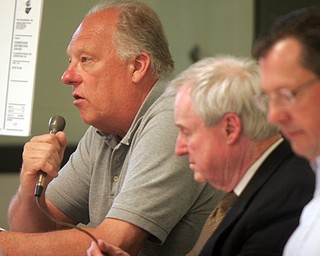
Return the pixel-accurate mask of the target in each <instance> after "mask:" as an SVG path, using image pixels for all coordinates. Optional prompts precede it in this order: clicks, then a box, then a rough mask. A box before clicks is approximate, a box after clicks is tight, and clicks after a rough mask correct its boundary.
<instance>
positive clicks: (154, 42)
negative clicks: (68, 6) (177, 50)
mask: <svg viewBox="0 0 320 256" xmlns="http://www.w3.org/2000/svg"><path fill="white" fill-rule="evenodd" d="M107 9H116V10H118V11H119V23H118V24H117V29H116V32H115V34H114V37H113V41H114V45H115V47H116V49H117V52H118V55H119V57H120V58H122V59H124V60H126V59H128V58H130V57H132V56H133V55H136V54H138V53H140V52H147V53H148V54H149V55H150V59H151V69H152V70H153V72H154V74H155V75H156V76H157V77H158V78H166V77H168V76H169V75H170V74H171V73H172V71H173V69H174V62H173V60H172V57H171V54H170V51H169V44H168V41H167V38H166V36H165V33H164V30H163V27H162V24H161V21H160V19H159V17H158V15H157V14H156V13H155V11H154V10H153V9H152V8H150V7H149V6H148V5H146V4H144V3H141V2H137V1H131V0H111V1H107V2H102V3H100V4H97V5H96V6H94V7H93V8H92V9H91V10H90V11H89V12H88V13H87V15H86V16H89V15H92V14H94V13H97V12H101V11H105V10H107Z"/></svg>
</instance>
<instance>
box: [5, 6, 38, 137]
mask: <svg viewBox="0 0 320 256" xmlns="http://www.w3.org/2000/svg"><path fill="white" fill-rule="evenodd" d="M42 5H43V0H2V1H1V8H0V17H1V22H0V31H1V38H0V135H11V136H28V135H29V134H30V130H31V120H32V107H33V95H34V84H35V70H36V60H37V48H38V41H39V33H40V25H41V14H42Z"/></svg>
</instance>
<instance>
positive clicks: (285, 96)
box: [252, 77, 319, 112]
mask: <svg viewBox="0 0 320 256" xmlns="http://www.w3.org/2000/svg"><path fill="white" fill-rule="evenodd" d="M318 81H319V78H318V77H315V78H312V79H310V80H308V81H307V82H304V83H303V84H300V85H298V86H296V87H295V88H293V89H291V90H290V89H288V88H280V89H279V90H277V92H276V94H277V95H276V96H275V97H277V98H278V99H280V101H281V100H282V103H283V101H284V100H285V101H287V103H288V104H287V106H293V105H294V104H295V103H296V96H297V94H299V93H300V92H302V91H304V90H305V89H307V88H308V87H310V86H311V85H314V84H315V83H316V82H318ZM270 99H271V97H270V96H269V95H267V94H265V93H260V94H257V95H254V96H253V98H252V100H253V102H254V104H255V105H256V107H257V108H259V109H260V110H262V111H263V112H267V111H268V108H269V102H270ZM280 101H279V102H280ZM283 105H284V104H283Z"/></svg>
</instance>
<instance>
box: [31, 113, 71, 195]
mask: <svg viewBox="0 0 320 256" xmlns="http://www.w3.org/2000/svg"><path fill="white" fill-rule="evenodd" d="M48 126H49V133H50V134H55V133H57V132H59V131H63V129H64V127H65V126H66V121H65V120H64V118H63V117H62V116H57V115H55V116H52V117H51V118H50V119H49V124H48ZM46 176H47V174H46V173H45V172H43V171H40V175H39V178H38V182H37V184H36V187H35V189H34V196H36V197H40V196H41V194H42V191H43V187H44V183H45V180H46Z"/></svg>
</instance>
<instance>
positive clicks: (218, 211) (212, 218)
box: [187, 192, 237, 256]
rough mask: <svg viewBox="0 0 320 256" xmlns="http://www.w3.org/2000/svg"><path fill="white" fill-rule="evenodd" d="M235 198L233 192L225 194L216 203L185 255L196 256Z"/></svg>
mask: <svg viewBox="0 0 320 256" xmlns="http://www.w3.org/2000/svg"><path fill="white" fill-rule="evenodd" d="M236 199H237V195H236V194H235V193H234V192H229V193H227V194H225V196H224V198H223V199H222V200H221V201H220V202H219V203H218V204H217V206H216V207H215V208H214V209H213V211H212V212H211V213H210V215H209V216H208V218H207V220H206V222H205V223H204V225H203V228H202V231H201V233H200V236H199V238H198V241H197V242H196V244H195V245H194V247H193V248H192V250H191V251H190V252H189V253H188V254H187V256H198V255H199V254H200V252H201V250H202V248H203V246H204V245H205V244H206V243H207V241H208V240H209V238H210V237H211V235H212V234H213V232H214V231H215V230H216V228H217V227H218V225H219V223H220V222H221V221H222V219H223V218H224V216H225V215H226V214H227V212H228V210H229V209H230V208H231V206H232V204H233V203H234V201H235V200H236Z"/></svg>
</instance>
